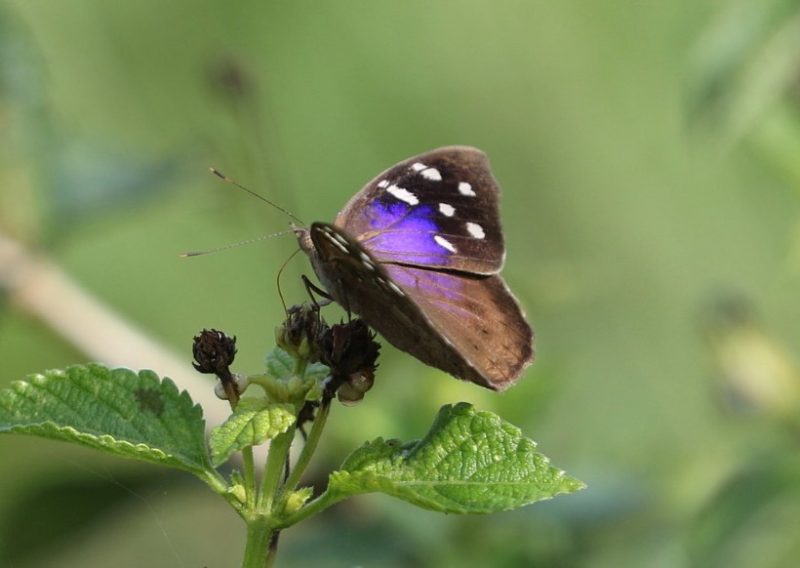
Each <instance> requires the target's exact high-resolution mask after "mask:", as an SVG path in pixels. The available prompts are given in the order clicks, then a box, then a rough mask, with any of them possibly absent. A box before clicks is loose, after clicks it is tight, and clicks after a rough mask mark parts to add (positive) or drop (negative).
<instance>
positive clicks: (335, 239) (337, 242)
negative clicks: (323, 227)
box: [325, 231, 348, 254]
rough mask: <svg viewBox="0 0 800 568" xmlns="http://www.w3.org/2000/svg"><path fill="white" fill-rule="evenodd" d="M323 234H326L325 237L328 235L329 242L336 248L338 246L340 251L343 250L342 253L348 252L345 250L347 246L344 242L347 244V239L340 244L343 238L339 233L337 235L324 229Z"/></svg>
mask: <svg viewBox="0 0 800 568" xmlns="http://www.w3.org/2000/svg"><path fill="white" fill-rule="evenodd" d="M325 236H326V237H328V240H329V241H330V242H331V243H333V245H334V246H335V247H336V248H338V249H339V250H340V251H342V252H343V253H345V254H346V253H347V252H348V251H347V246H346V244H347V241H344V243H345V244H342V241H343V240H344V239H342V238H341V237H340V236H339V235H337V234H336V233H332V232H330V231H326V232H325Z"/></svg>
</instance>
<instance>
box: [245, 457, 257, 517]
mask: <svg viewBox="0 0 800 568" xmlns="http://www.w3.org/2000/svg"><path fill="white" fill-rule="evenodd" d="M242 461H244V494H245V498H246V500H247V502H246V503H245V507H246V508H247V509H248V510H249V511H252V510H253V509H254V508H255V506H256V467H255V460H254V459H253V447H252V446H248V447H246V448H244V449H243V450H242Z"/></svg>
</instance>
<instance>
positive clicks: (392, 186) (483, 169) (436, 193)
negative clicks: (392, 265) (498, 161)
mask: <svg viewBox="0 0 800 568" xmlns="http://www.w3.org/2000/svg"><path fill="white" fill-rule="evenodd" d="M499 193H500V190H499V186H498V184H497V182H496V181H495V179H494V176H492V173H491V170H490V169H489V161H488V159H487V158H486V154H484V153H483V152H481V151H480V150H477V149H475V148H469V147H466V146H450V147H447V148H440V149H437V150H433V151H431V152H427V153H425V154H420V155H419V156H415V157H413V158H409V159H408V160H405V161H403V162H400V163H399V164H397V165H395V166H393V167H391V168H389V169H388V170H386V171H385V172H383V173H382V174H380V175H379V176H377V177H376V178H375V179H373V180H372V181H371V182H369V183H368V184H367V185H366V186H365V187H364V188H363V189H362V190H361V191H359V192H358V193H357V194H356V195H355V196H354V197H353V198H352V199H351V200H350V201H349V202H348V203H347V205H346V206H345V208H344V209H343V210H342V212H341V213H339V215H338V216H337V217H336V221H335V222H334V225H336V226H337V227H339V228H340V229H342V230H343V231H344V232H346V233H347V234H349V235H352V236H354V237H355V238H356V240H358V241H359V242H360V243H361V244H362V245H363V246H364V248H366V249H367V250H369V251H370V253H371V254H372V255H373V256H374V257H375V258H376V259H377V260H379V261H381V262H397V263H402V264H410V265H415V266H424V267H429V268H441V269H446V270H458V271H463V272H471V273H475V274H493V273H496V272H498V271H499V270H500V268H501V267H502V265H503V259H504V255H505V248H504V245H503V234H502V232H501V229H500V216H499V210H498V200H499Z"/></svg>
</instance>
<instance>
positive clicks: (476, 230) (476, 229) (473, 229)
mask: <svg viewBox="0 0 800 568" xmlns="http://www.w3.org/2000/svg"><path fill="white" fill-rule="evenodd" d="M467 231H468V232H469V234H470V235H472V236H473V237H474V238H476V239H482V238H483V237H485V236H486V233H484V232H483V227H481V226H480V225H478V224H477V223H471V222H470V223H467Z"/></svg>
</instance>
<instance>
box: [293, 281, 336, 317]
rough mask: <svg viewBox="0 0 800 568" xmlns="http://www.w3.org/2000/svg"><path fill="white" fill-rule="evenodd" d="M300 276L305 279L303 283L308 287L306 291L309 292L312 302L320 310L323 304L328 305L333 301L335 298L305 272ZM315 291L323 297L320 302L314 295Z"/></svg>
mask: <svg viewBox="0 0 800 568" xmlns="http://www.w3.org/2000/svg"><path fill="white" fill-rule="evenodd" d="M300 278H302V279H303V285H304V286H305V287H306V293H307V294H308V297H309V298H311V302H312V303H313V304H314V306H315V307H316V308H317V309H318V310H319V308H321V307H322V306H327V305H328V304H331V303H333V298H332V297H331V295H330V294H328V293H327V292H326V291H325V290H323V289H322V288H320V287H319V286H317V285H315V284H314V283H313V282H312V281H311V280H309V279H308V277H307V276H306V275H305V274H302V275H301V276H300ZM315 293H316V294H317V296H319V297H320V298H321V300H320V301H319V302H318V301H317V299H316V298H315V297H314V294H315Z"/></svg>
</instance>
